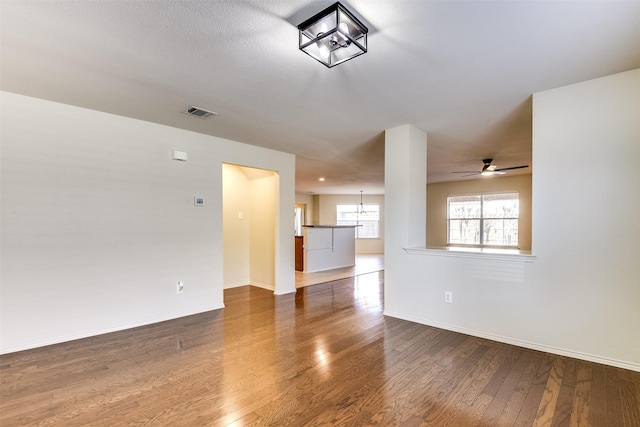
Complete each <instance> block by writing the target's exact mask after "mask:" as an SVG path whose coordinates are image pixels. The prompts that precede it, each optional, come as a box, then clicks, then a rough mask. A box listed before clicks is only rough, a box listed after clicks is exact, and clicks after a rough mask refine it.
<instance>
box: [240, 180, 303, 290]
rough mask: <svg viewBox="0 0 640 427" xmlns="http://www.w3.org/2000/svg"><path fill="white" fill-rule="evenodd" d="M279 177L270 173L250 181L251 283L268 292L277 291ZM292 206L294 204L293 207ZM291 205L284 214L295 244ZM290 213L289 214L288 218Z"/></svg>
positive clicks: (291, 241)
mask: <svg viewBox="0 0 640 427" xmlns="http://www.w3.org/2000/svg"><path fill="white" fill-rule="evenodd" d="M277 188H278V176H277V175H275V174H273V173H271V174H269V175H267V176H263V177H260V178H256V179H253V180H251V191H250V192H249V193H248V194H249V195H250V197H251V215H250V227H251V247H250V264H251V277H250V279H251V284H252V285H255V286H259V287H262V288H265V289H274V282H275V270H274V262H275V259H274V253H275V252H274V250H275V233H274V229H273V225H274V224H275V220H276V218H275V212H276V211H275V204H274V202H275V201H276V200H277V197H278V194H277ZM291 206H293V205H291ZM291 206H289V207H288V209H287V210H286V211H285V216H287V217H288V218H289V220H290V223H289V228H288V230H289V232H290V234H289V241H290V244H291V245H293V244H294V237H293V236H294V227H293V215H291ZM286 214H289V215H286Z"/></svg>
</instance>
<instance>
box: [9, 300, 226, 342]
mask: <svg viewBox="0 0 640 427" xmlns="http://www.w3.org/2000/svg"><path fill="white" fill-rule="evenodd" d="M221 308H224V304H222V305H221V306H219V307H212V308H207V309H206V310H202V311H197V312H195V313H189V314H182V315H179V316H170V317H159V318H156V319H148V320H144V321H142V322H137V323H132V324H129V325H124V326H118V327H116V328H108V329H102V330H97V331H91V332H87V333H84V334H77V335H66V336H60V337H55V338H51V339H48V340H44V341H37V342H33V343H29V344H25V345H20V346H15V347H8V348H3V349H1V350H0V354H9V353H16V352H18V351H24V350H31V349H34V348H39V347H46V346H48V345H54V344H61V343H64V342H69V341H75V340H80V339H83V338H89V337H96V336H98V335H104V334H110V333H112V332H118V331H124V330H127V329H133V328H139V327H140V326H147V325H152V324H154V323H160V322H166V321H167V320H174V319H179V318H181V317H188V316H193V315H195V314H201V313H207V312H209V311H214V310H219V309H221Z"/></svg>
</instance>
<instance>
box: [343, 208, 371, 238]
mask: <svg viewBox="0 0 640 427" xmlns="http://www.w3.org/2000/svg"><path fill="white" fill-rule="evenodd" d="M363 206H364V210H363V209H362V206H361V205H336V217H337V221H336V224H338V225H359V226H360V227H356V239H378V238H379V237H380V205H363Z"/></svg>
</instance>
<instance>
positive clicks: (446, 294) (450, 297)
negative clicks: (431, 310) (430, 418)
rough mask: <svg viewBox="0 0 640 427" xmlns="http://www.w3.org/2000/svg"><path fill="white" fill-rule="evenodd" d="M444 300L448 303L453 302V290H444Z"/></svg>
mask: <svg viewBox="0 0 640 427" xmlns="http://www.w3.org/2000/svg"><path fill="white" fill-rule="evenodd" d="M444 302H447V303H449V304H451V303H453V292H451V291H445V292H444Z"/></svg>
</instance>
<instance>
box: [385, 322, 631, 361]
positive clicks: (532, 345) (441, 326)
mask: <svg viewBox="0 0 640 427" xmlns="http://www.w3.org/2000/svg"><path fill="white" fill-rule="evenodd" d="M383 314H384V315H385V316H389V317H395V318H397V319H402V320H408V321H409V322H414V323H419V324H421V325H427V326H432V327H434V328H438V329H445V330H447V331H453V332H459V333H461V334H465V335H471V336H474V337H478V338H485V339H489V340H492V341H497V342H501V343H505V344H511V345H515V346H518V347H523V348H528V349H531V350H538V351H543V352H546V353H552V354H557V355H559V356H566V357H572V358H574V359H580V360H586V361H588V362H595V363H600V364H602V365H608V366H615V367H616V368H622V369H628V370H630V371H636V372H640V364H638V363H632V362H626V361H623V360H617V359H610V358H607V357H602V356H596V355H593V354H587V353H582V352H578V351H573V350H567V349H563V348H558V347H552V346H548V345H544V344H538V343H533V342H529V341H523V340H519V339H515V338H509V337H503V336H500V335H494V334H491V333H486V332H482V331H477V330H474V329H467V328H461V327H458V326H454V325H449V324H446V323H440V322H436V321H433V320H428V319H422V318H416V317H412V316H404V315H401V314H398V313H393V312H390V311H388V310H384V312H383Z"/></svg>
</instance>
